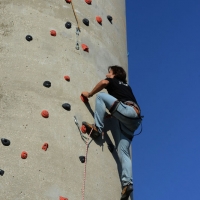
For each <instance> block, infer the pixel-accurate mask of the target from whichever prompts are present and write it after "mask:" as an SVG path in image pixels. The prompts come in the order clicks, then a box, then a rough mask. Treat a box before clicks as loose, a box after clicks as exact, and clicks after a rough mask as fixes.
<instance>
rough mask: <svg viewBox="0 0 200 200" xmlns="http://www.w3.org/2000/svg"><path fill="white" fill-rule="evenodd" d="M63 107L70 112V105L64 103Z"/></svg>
mask: <svg viewBox="0 0 200 200" xmlns="http://www.w3.org/2000/svg"><path fill="white" fill-rule="evenodd" d="M62 107H63V108H64V109H65V110H68V111H70V110H71V105H70V104H69V103H64V104H63V105H62Z"/></svg>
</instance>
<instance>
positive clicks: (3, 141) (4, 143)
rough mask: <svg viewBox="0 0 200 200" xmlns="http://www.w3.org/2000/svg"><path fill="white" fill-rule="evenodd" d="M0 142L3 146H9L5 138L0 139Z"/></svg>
mask: <svg viewBox="0 0 200 200" xmlns="http://www.w3.org/2000/svg"><path fill="white" fill-rule="evenodd" d="M1 142H2V144H3V145H4V146H9V145H10V141H9V140H8V139H5V138H1Z"/></svg>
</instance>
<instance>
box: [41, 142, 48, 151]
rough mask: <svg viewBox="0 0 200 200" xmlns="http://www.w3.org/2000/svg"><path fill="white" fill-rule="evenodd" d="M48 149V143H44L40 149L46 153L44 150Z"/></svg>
mask: <svg viewBox="0 0 200 200" xmlns="http://www.w3.org/2000/svg"><path fill="white" fill-rule="evenodd" d="M48 147H49V145H48V143H44V144H43V145H42V149H43V150H44V151H46V150H47V149H48Z"/></svg>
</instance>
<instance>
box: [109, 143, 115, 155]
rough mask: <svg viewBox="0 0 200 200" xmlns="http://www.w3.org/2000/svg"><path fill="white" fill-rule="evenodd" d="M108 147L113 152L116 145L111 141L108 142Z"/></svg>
mask: <svg viewBox="0 0 200 200" xmlns="http://www.w3.org/2000/svg"><path fill="white" fill-rule="evenodd" d="M108 149H109V150H110V152H111V153H112V152H113V150H114V145H113V144H112V143H111V144H108Z"/></svg>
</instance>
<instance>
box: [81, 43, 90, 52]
mask: <svg viewBox="0 0 200 200" xmlns="http://www.w3.org/2000/svg"><path fill="white" fill-rule="evenodd" d="M81 46H82V49H83V51H87V52H89V47H88V46H87V45H86V44H82V45H81Z"/></svg>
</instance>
